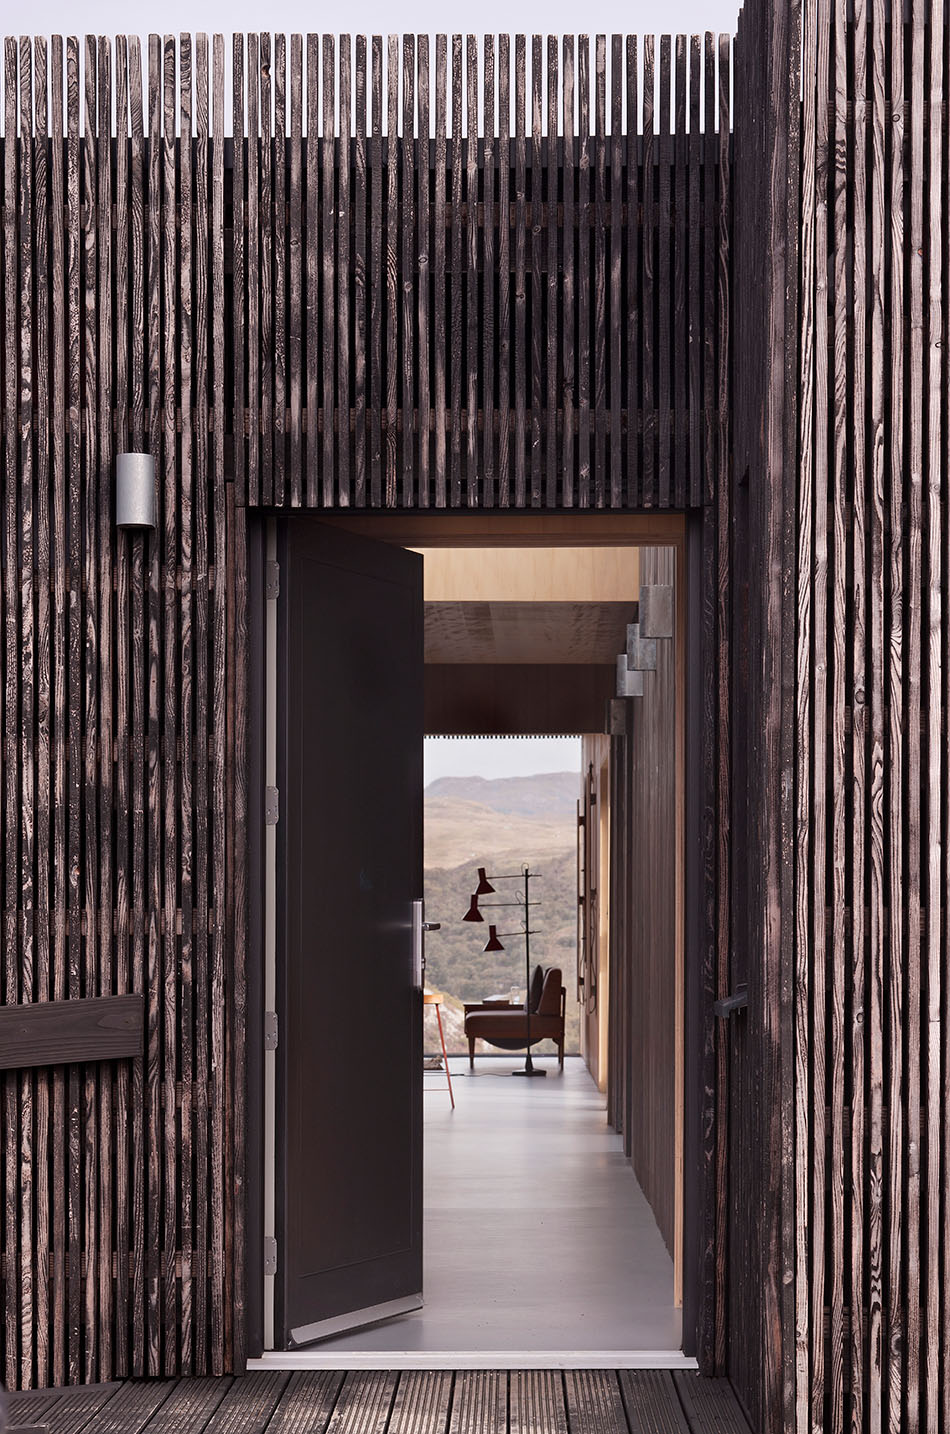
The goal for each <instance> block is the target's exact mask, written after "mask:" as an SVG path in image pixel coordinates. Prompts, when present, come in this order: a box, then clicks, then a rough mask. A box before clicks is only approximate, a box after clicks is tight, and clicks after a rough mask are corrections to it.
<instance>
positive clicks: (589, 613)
mask: <svg viewBox="0 0 950 1434" xmlns="http://www.w3.org/2000/svg"><path fill="white" fill-rule="evenodd" d="M635 616H636V604H635V603H633V602H427V603H426V605H425V660H426V662H439V663H495V662H506V663H508V662H517V663H583V664H585V665H601V664H604V663H613V662H614V661H615V660H616V657H617V654H618V652H622V651H623V650H624V648H625V646H626V641H627V623H628V622H632V621H633V620H634V617H635Z"/></svg>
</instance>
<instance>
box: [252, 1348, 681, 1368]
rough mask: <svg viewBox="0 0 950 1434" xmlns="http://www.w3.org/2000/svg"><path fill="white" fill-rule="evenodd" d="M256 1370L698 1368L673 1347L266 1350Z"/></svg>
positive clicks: (255, 1365) (253, 1361) (257, 1363)
mask: <svg viewBox="0 0 950 1434" xmlns="http://www.w3.org/2000/svg"><path fill="white" fill-rule="evenodd" d="M247 1367H248V1369H249V1370H256V1369H261V1370H264V1369H284V1370H286V1369H697V1368H698V1365H697V1363H696V1360H695V1359H693V1358H691V1357H690V1356H689V1355H685V1354H683V1352H682V1350H678V1349H669V1350H667V1349H606V1350H603V1349H583V1350H575V1349H564V1350H549V1349H544V1350H539V1349H527V1350H524V1349H515V1350H511V1349H488V1350H485V1349H477V1350H470V1349H452V1350H442V1349H440V1350H424V1349H422V1350H417V1349H409V1350H395V1349H394V1350H385V1349H384V1350H376V1349H371V1350H362V1351H354V1352H352V1353H347V1352H345V1351H343V1350H339V1349H337V1350H333V1351H332V1352H327V1353H321V1352H320V1351H318V1350H306V1349H294V1350H279V1349H278V1350H269V1351H268V1352H267V1353H266V1354H264V1355H262V1356H261V1357H260V1359H249V1360H248V1361H247Z"/></svg>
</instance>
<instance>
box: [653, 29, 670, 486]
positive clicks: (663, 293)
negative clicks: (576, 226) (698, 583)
mask: <svg viewBox="0 0 950 1434" xmlns="http://www.w3.org/2000/svg"><path fill="white" fill-rule="evenodd" d="M671 81H672V74H671V41H670V37H669V35H661V36H660V133H659V137H658V139H657V146H656V148H657V175H658V181H659V184H658V190H657V265H656V300H657V325H656V333H657V343H656V358H657V394H656V399H657V419H656V422H657V473H658V479H659V484H658V489H657V502H658V504H659V506H660V507H661V508H668V507H669V505H670V498H671V495H672V484H671V482H670V478H671V468H672V458H673V450H672V444H671V442H670V437H671V435H670V389H671V379H672V374H671V368H672V346H671V335H670V320H671V315H670V270H671V254H670V246H671V239H672V233H671V230H672V224H671V221H672V211H671V204H670V181H671V174H670V170H671V163H670V151H671V149H672V145H673V140H672V136H671V134H670V100H671Z"/></svg>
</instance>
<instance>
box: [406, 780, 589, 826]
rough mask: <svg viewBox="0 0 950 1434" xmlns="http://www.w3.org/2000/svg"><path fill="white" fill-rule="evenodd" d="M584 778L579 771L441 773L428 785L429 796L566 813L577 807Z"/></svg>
mask: <svg viewBox="0 0 950 1434" xmlns="http://www.w3.org/2000/svg"><path fill="white" fill-rule="evenodd" d="M580 781H581V779H580V773H579V772H538V773H536V774H535V775H534V776H531V777H439V778H437V780H436V781H434V782H430V783H429V785H428V786H427V787H426V789H425V799H426V801H427V802H428V801H431V800H433V799H435V798H439V799H444V798H448V799H450V800H452V801H456V802H477V803H478V805H479V806H482V807H490V808H491V810H492V811H493V812H503V813H505V815H506V816H507V815H510V816H519V817H548V816H553V817H566V816H573V815H574V814H575V812H576V811H577V797H578V793H579V791H580Z"/></svg>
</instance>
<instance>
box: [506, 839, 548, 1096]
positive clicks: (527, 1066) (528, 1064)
mask: <svg viewBox="0 0 950 1434" xmlns="http://www.w3.org/2000/svg"><path fill="white" fill-rule="evenodd" d="M530 880H531V872H530V871H529V870H528V868H527V867H525V869H524V1014H525V1030H526V1035H527V1040H528V1048H527V1050H526V1051H525V1056H524V1070H521V1071H512V1072H511V1074H512V1075H516V1076H529V1077H531V1076H546V1075H547V1071H543V1070H538V1069H536V1067H535V1064H534V1061H533V1060H532V1059H531V932H530V930H529V929H528V928H529V926H530V924H531V923H530V921H529V920H528V914H529V912H528V883H529V882H530Z"/></svg>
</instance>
